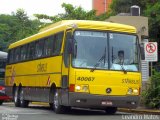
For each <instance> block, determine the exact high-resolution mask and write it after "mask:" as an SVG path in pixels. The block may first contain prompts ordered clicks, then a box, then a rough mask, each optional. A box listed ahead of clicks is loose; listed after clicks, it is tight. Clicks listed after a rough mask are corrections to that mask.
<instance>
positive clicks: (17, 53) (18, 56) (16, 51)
mask: <svg viewBox="0 0 160 120" xmlns="http://www.w3.org/2000/svg"><path fill="white" fill-rule="evenodd" d="M19 58H20V48H19V47H18V48H16V49H15V61H14V62H18V61H19Z"/></svg>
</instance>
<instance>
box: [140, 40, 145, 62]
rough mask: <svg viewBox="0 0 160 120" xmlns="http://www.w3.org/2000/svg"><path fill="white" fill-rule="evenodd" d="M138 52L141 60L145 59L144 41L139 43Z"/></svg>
mask: <svg viewBox="0 0 160 120" xmlns="http://www.w3.org/2000/svg"><path fill="white" fill-rule="evenodd" d="M140 54H141V60H145V50H144V43H141V44H140Z"/></svg>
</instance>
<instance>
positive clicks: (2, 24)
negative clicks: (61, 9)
mask: <svg viewBox="0 0 160 120" xmlns="http://www.w3.org/2000/svg"><path fill="white" fill-rule="evenodd" d="M40 25H41V23H40V22H39V20H30V19H29V17H28V16H27V14H26V13H25V11H24V10H23V9H18V10H17V12H16V13H12V15H4V14H1V15H0V50H5V51H6V50H7V47H8V45H9V44H10V43H12V42H15V41H18V40H20V39H23V38H25V37H28V36H30V35H32V34H34V33H37V32H38V31H39V29H40V28H39V26H40Z"/></svg>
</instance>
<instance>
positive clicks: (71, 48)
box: [68, 39, 77, 58]
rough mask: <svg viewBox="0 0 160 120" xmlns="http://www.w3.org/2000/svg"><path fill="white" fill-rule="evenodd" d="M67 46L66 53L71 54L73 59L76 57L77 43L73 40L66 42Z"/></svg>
mask: <svg viewBox="0 0 160 120" xmlns="http://www.w3.org/2000/svg"><path fill="white" fill-rule="evenodd" d="M68 41H69V42H68V43H69V45H68V52H69V54H72V55H73V57H74V58H76V56H77V43H76V41H75V40H73V39H69V40H68Z"/></svg>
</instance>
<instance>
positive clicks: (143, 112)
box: [118, 108, 160, 115]
mask: <svg viewBox="0 0 160 120" xmlns="http://www.w3.org/2000/svg"><path fill="white" fill-rule="evenodd" d="M118 111H119V112H128V113H137V114H154V115H160V110H148V109H126V108H118Z"/></svg>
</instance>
